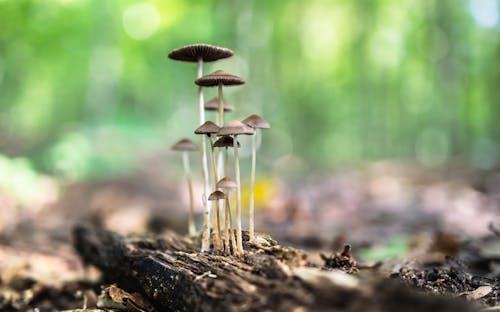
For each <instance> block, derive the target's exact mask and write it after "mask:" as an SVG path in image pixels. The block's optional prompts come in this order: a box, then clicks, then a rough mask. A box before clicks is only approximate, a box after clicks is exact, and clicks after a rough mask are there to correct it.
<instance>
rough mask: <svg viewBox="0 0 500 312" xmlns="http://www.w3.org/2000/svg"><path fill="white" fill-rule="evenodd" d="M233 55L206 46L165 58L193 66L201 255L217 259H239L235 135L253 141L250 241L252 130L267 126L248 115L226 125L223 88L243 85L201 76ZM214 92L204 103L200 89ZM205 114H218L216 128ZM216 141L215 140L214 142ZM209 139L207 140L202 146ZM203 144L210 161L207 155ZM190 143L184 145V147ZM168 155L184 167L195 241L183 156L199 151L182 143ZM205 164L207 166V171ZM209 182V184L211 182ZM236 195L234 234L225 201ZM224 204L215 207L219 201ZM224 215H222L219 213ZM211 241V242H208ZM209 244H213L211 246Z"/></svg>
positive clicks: (216, 75) (221, 76)
mask: <svg viewBox="0 0 500 312" xmlns="http://www.w3.org/2000/svg"><path fill="white" fill-rule="evenodd" d="M233 54H234V53H233V51H231V50H229V49H226V48H221V47H217V46H213V45H209V44H192V45H188V46H184V47H181V48H178V49H175V50H173V51H172V52H170V53H169V54H168V57H169V58H170V59H173V60H177V61H184V62H193V63H197V66H198V67H197V69H198V70H197V79H196V80H195V84H196V85H197V86H198V107H199V116H200V126H199V127H198V128H197V129H196V130H195V131H194V133H195V134H197V135H199V137H200V146H199V151H200V155H201V157H200V159H201V176H202V178H203V196H202V205H203V230H202V243H201V251H202V252H207V251H210V250H211V247H212V246H213V249H214V250H215V251H216V252H218V253H224V254H226V255H237V256H239V257H242V256H243V252H244V251H243V241H242V226H241V219H242V207H241V177H240V164H239V158H238V148H239V147H240V143H239V142H238V136H239V135H251V136H252V166H251V174H250V194H251V195H250V202H249V206H248V212H249V229H248V233H249V237H250V240H253V239H254V238H255V230H254V185H255V167H256V135H257V132H256V130H257V129H267V128H269V127H270V126H269V123H268V122H267V121H265V120H264V119H263V118H262V117H260V116H258V115H251V116H249V117H247V118H245V119H243V120H242V121H239V120H231V121H229V122H227V123H226V122H225V120H224V113H230V112H232V111H233V110H234V108H233V106H232V105H230V104H228V103H227V102H225V100H224V96H223V88H224V87H228V86H238V85H242V84H244V83H245V81H244V80H243V79H242V78H240V77H238V76H235V75H232V74H229V73H227V72H225V71H224V70H217V71H215V72H213V73H211V74H208V75H205V76H203V63H204V62H213V61H217V60H220V59H224V58H228V57H231V56H233ZM205 87H217V88H218V96H217V98H214V99H212V100H210V101H208V102H207V103H204V98H203V88H205ZM205 111H217V119H216V123H214V122H212V121H206V120H205ZM215 137H219V138H218V139H217V140H216V141H214V138H215ZM207 139H208V140H207ZM207 141H208V144H209V147H210V148H209V149H208V150H209V151H210V155H209V156H208V155H207V154H208V153H207ZM188 142H189V144H188ZM229 148H232V149H233V155H234V156H233V160H234V180H233V179H231V178H230V177H229V175H230V173H229ZM172 149H173V150H178V151H183V155H184V156H183V159H184V167H185V169H186V176H187V180H188V191H189V194H190V210H189V218H188V222H189V224H188V228H189V235H195V234H196V229H195V224H194V217H193V209H194V208H193V205H194V203H193V195H192V186H191V176H190V172H189V159H188V156H187V155H188V154H187V151H192V150H195V149H196V150H198V147H196V145H195V144H194V143H192V142H191V141H189V140H187V139H183V140H181V141H179V142H178V143H177V144H175V145H174V146H173V147H172ZM208 158H210V166H209V165H208V162H209V159H208ZM210 180H211V181H210ZM233 190H235V191H236V218H235V223H236V227H235V229H234V228H233V220H232V214H231V207H230V206H231V205H230V195H231V192H232V191H233ZM221 200H222V201H223V204H222V205H221V206H220V205H219V204H220V201H221ZM220 209H223V211H224V213H223V214H221V213H220ZM222 216H223V224H224V231H223V232H221V220H222ZM212 238H213V239H212ZM212 242H213V244H212Z"/></svg>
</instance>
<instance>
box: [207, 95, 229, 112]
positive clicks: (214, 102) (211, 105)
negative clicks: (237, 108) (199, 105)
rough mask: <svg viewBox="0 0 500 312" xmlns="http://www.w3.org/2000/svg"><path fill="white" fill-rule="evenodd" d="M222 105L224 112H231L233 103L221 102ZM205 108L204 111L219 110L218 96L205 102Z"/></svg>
mask: <svg viewBox="0 0 500 312" xmlns="http://www.w3.org/2000/svg"><path fill="white" fill-rule="evenodd" d="M222 106H223V108H224V112H227V113H231V112H233V111H234V107H233V105H231V104H229V103H228V102H225V101H224V103H222ZM205 110H206V111H217V110H219V99H218V98H213V99H211V100H210V101H208V102H206V103H205Z"/></svg>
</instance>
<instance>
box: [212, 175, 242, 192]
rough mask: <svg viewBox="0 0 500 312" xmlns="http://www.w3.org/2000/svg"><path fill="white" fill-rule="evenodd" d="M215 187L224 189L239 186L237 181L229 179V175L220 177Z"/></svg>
mask: <svg viewBox="0 0 500 312" xmlns="http://www.w3.org/2000/svg"><path fill="white" fill-rule="evenodd" d="M215 187H217V188H221V189H224V188H225V189H230V188H237V187H238V184H236V182H234V181H233V180H231V179H229V178H228V177H224V178H222V179H220V180H219V182H217V184H216V185H215Z"/></svg>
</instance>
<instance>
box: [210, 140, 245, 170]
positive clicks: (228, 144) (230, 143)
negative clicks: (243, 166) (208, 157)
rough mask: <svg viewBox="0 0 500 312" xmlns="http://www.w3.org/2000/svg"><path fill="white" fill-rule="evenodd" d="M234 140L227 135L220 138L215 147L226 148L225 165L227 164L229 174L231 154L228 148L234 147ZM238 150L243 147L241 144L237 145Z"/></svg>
mask: <svg viewBox="0 0 500 312" xmlns="http://www.w3.org/2000/svg"><path fill="white" fill-rule="evenodd" d="M233 144H234V139H233V138H232V137H231V136H230V135H225V136H222V137H220V138H219V139H218V140H217V141H215V142H214V147H224V148H225V157H224V163H225V164H226V168H225V172H226V173H228V172H229V152H228V148H229V147H233ZM237 144H238V148H239V147H241V145H240V142H238V143H237Z"/></svg>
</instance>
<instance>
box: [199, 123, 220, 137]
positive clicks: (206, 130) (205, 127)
mask: <svg viewBox="0 0 500 312" xmlns="http://www.w3.org/2000/svg"><path fill="white" fill-rule="evenodd" d="M219 130H220V127H219V126H217V125H216V124H214V123H213V122H211V121H210V120H209V121H206V122H205V123H204V124H202V125H201V126H199V127H198V128H197V129H196V130H194V133H195V134H207V135H211V134H215V133H217V132H219Z"/></svg>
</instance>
